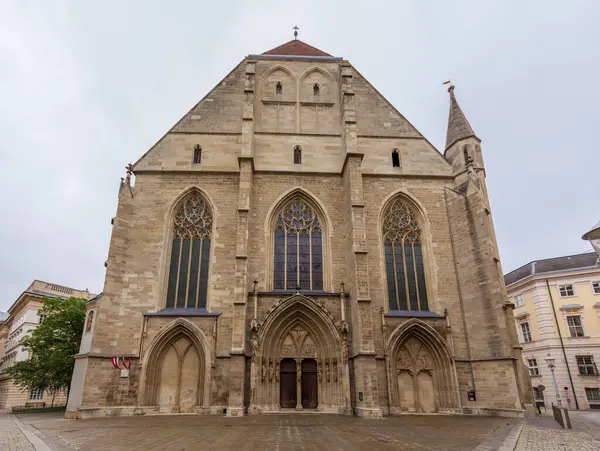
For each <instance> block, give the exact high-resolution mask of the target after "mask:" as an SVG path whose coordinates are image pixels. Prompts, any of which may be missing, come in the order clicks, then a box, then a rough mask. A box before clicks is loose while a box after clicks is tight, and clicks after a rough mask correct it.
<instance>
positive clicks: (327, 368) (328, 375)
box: [325, 359, 331, 382]
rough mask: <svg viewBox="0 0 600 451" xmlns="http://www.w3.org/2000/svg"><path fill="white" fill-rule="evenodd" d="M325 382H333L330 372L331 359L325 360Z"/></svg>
mask: <svg viewBox="0 0 600 451" xmlns="http://www.w3.org/2000/svg"><path fill="white" fill-rule="evenodd" d="M325 380H326V381H327V382H329V381H331V372H330V370H329V359H325Z"/></svg>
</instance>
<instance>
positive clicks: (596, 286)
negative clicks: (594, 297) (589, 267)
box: [592, 282, 600, 294]
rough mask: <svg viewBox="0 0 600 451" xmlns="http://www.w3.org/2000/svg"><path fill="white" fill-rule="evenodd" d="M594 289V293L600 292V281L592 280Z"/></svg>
mask: <svg viewBox="0 0 600 451" xmlns="http://www.w3.org/2000/svg"><path fill="white" fill-rule="evenodd" d="M592 291H593V292H594V294H600V282H592Z"/></svg>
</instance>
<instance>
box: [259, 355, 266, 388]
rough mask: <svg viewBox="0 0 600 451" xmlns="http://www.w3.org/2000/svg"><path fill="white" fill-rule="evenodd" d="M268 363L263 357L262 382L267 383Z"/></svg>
mask: <svg viewBox="0 0 600 451" xmlns="http://www.w3.org/2000/svg"><path fill="white" fill-rule="evenodd" d="M266 366H267V363H266V359H265V358H264V357H263V358H262V365H261V367H260V378H261V380H262V381H263V382H264V381H265V377H266V376H267V368H266Z"/></svg>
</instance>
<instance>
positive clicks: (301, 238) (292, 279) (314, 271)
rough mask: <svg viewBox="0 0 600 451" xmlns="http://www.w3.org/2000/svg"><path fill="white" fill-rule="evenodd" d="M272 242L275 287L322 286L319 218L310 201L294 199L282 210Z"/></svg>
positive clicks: (289, 288) (280, 288)
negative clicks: (308, 202)
mask: <svg viewBox="0 0 600 451" xmlns="http://www.w3.org/2000/svg"><path fill="white" fill-rule="evenodd" d="M273 245H274V252H273V287H274V289H276V290H296V289H301V290H322V289H323V240H322V229H321V221H320V219H319V217H318V215H317V214H316V212H315V211H314V209H313V208H312V207H311V206H310V205H309V204H307V203H306V202H304V201H303V200H301V199H295V200H293V201H291V202H290V203H289V204H287V205H286V206H285V207H284V208H283V209H282V211H281V212H280V213H279V215H278V216H277V221H276V222H275V231H274V240H273Z"/></svg>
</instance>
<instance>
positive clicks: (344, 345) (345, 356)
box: [342, 337, 348, 363]
mask: <svg viewBox="0 0 600 451" xmlns="http://www.w3.org/2000/svg"><path fill="white" fill-rule="evenodd" d="M346 360H348V339H347V338H346V337H344V339H343V340H342V363H344V362H345V361H346Z"/></svg>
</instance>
